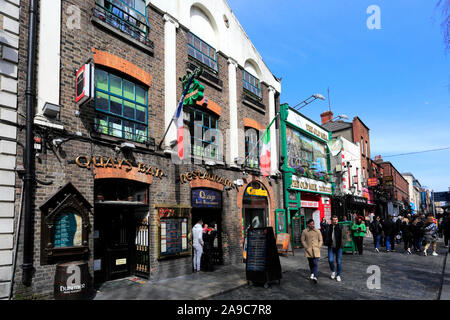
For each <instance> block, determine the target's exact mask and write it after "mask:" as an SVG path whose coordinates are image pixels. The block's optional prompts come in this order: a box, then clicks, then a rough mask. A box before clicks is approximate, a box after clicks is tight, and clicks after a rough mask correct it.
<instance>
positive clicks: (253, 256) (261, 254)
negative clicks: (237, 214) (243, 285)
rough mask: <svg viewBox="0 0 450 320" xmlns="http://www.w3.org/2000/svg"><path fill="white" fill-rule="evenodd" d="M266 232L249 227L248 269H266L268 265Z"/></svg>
mask: <svg viewBox="0 0 450 320" xmlns="http://www.w3.org/2000/svg"><path fill="white" fill-rule="evenodd" d="M266 240H267V239H266V232H265V230H264V229H255V230H252V229H249V232H248V243H247V246H248V247H247V270H248V271H264V269H265V267H266Z"/></svg>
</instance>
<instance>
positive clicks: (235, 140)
mask: <svg viewBox="0 0 450 320" xmlns="http://www.w3.org/2000/svg"><path fill="white" fill-rule="evenodd" d="M237 67H238V64H237V62H236V60H234V59H231V58H228V87H229V90H228V92H229V102H230V135H229V137H230V140H229V143H228V146H229V162H230V165H231V166H236V162H235V161H234V160H235V159H236V158H237V157H239V145H240V143H239V132H238V115H237V108H238V106H237V89H236V86H237V81H236V68H237Z"/></svg>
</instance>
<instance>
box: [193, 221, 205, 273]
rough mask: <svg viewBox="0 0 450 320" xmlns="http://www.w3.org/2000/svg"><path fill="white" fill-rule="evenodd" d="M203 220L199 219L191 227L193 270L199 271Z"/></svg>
mask: <svg viewBox="0 0 450 320" xmlns="http://www.w3.org/2000/svg"><path fill="white" fill-rule="evenodd" d="M202 224H203V221H202V220H201V219H200V220H198V221H197V223H196V224H195V226H194V227H193V228H192V247H193V248H194V258H193V264H194V272H199V271H200V262H201V259H202V254H203V244H204V243H203V228H202Z"/></svg>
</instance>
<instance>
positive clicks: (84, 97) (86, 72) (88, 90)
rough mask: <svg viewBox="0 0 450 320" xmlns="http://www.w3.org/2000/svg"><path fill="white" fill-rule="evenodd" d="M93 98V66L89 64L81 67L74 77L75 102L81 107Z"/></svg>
mask: <svg viewBox="0 0 450 320" xmlns="http://www.w3.org/2000/svg"><path fill="white" fill-rule="evenodd" d="M93 98H94V66H93V65H91V64H90V63H87V64H85V65H84V66H82V67H81V68H80V69H79V70H78V71H77V75H76V83H75V102H76V103H77V104H78V105H81V104H83V103H85V102H87V101H89V100H91V99H93Z"/></svg>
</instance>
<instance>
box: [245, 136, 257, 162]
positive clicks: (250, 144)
mask: <svg viewBox="0 0 450 320" xmlns="http://www.w3.org/2000/svg"><path fill="white" fill-rule="evenodd" d="M245 158H246V159H247V160H246V163H245V165H246V166H247V167H249V168H252V169H259V132H258V130H256V129H254V128H246V129H245Z"/></svg>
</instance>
